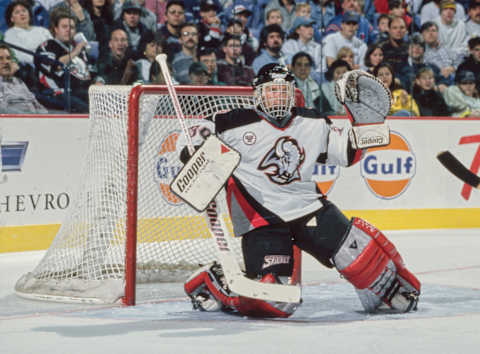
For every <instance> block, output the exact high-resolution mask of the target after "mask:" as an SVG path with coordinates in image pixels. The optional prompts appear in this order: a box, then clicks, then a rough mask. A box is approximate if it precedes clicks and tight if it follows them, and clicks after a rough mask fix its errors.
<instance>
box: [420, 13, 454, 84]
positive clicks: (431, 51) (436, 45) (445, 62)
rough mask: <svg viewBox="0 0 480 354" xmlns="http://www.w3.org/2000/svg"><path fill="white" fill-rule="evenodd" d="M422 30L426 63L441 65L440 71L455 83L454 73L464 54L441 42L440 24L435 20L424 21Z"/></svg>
mask: <svg viewBox="0 0 480 354" xmlns="http://www.w3.org/2000/svg"><path fill="white" fill-rule="evenodd" d="M420 31H421V33H422V37H423V39H424V41H425V63H426V64H434V65H436V66H437V67H439V68H440V73H441V74H442V76H443V77H444V78H445V79H447V80H448V84H449V85H451V84H453V79H454V73H455V71H456V68H457V67H458V65H459V64H460V63H461V62H462V58H463V55H462V54H461V53H456V52H455V51H453V50H452V49H451V48H448V47H445V46H443V45H441V44H440V41H439V39H438V25H437V24H436V23H435V22H426V23H424V24H423V25H422V28H421V29H420Z"/></svg>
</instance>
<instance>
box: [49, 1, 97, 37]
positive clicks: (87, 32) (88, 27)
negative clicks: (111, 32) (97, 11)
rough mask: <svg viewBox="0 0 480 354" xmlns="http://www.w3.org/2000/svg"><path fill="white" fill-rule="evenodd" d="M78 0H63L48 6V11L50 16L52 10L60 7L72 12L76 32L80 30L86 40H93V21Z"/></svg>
mask: <svg viewBox="0 0 480 354" xmlns="http://www.w3.org/2000/svg"><path fill="white" fill-rule="evenodd" d="M81 3H82V2H81V1H79V0H64V1H61V2H59V3H58V4H56V5H55V6H53V7H52V8H50V10H49V13H50V16H52V12H53V11H57V10H56V9H58V8H62V9H65V10H67V11H69V12H71V13H72V15H73V16H74V17H75V21H76V24H77V32H82V33H83V34H84V36H85V38H87V40H88V41H95V40H96V37H95V30H94V29H93V22H92V18H91V17H90V14H89V13H88V11H87V10H85V9H84V8H83V7H82V5H81Z"/></svg>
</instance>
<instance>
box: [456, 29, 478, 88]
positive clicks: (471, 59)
mask: <svg viewBox="0 0 480 354" xmlns="http://www.w3.org/2000/svg"><path fill="white" fill-rule="evenodd" d="M468 49H469V51H470V55H469V56H468V57H467V58H466V59H465V61H464V62H463V63H461V64H460V65H459V66H458V69H457V73H458V72H460V71H464V70H468V71H471V72H472V73H476V77H477V80H476V88H477V92H480V37H473V38H471V39H470V40H469V41H468Z"/></svg>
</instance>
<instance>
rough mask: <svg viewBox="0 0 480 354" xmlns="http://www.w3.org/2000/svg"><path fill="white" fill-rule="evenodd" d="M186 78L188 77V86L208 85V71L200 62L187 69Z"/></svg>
mask: <svg viewBox="0 0 480 354" xmlns="http://www.w3.org/2000/svg"><path fill="white" fill-rule="evenodd" d="M188 76H189V77H190V85H196V86H205V85H208V80H209V78H210V76H209V75H208V69H207V67H206V66H205V64H203V63H202V62H199V61H196V62H193V63H192V64H191V65H190V67H189V68H188Z"/></svg>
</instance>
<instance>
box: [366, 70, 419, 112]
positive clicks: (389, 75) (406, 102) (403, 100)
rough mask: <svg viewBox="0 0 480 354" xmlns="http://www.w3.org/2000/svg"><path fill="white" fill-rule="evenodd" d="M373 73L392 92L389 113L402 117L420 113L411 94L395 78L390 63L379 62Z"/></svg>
mask: <svg viewBox="0 0 480 354" xmlns="http://www.w3.org/2000/svg"><path fill="white" fill-rule="evenodd" d="M373 75H374V76H375V77H377V78H378V79H379V80H380V81H382V82H383V84H384V85H385V87H387V88H388V89H389V90H390V92H391V93H392V108H391V109H390V113H389V114H390V115H393V116H402V117H410V116H419V115H420V111H419V109H418V106H417V103H416V102H415V100H414V99H413V98H412V96H410V95H409V94H408V92H407V91H405V89H404V88H403V87H402V85H401V84H400V81H399V80H398V81H397V80H396V79H395V72H394V71H393V68H392V67H391V66H390V64H388V63H385V62H383V63H380V64H379V65H377V66H376V67H375V68H374V69H373Z"/></svg>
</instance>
